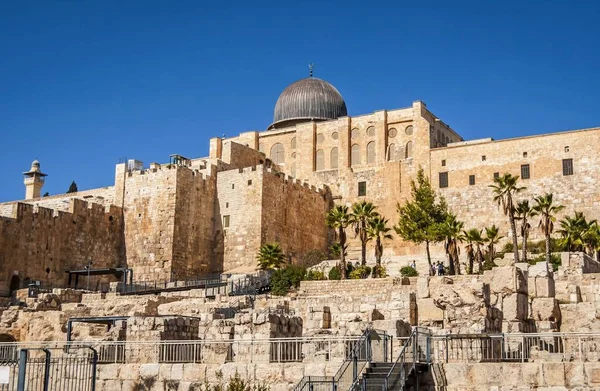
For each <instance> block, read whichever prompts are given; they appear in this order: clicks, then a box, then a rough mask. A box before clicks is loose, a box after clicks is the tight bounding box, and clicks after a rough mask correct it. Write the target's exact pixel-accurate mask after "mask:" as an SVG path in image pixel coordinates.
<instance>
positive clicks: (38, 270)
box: [0, 199, 125, 293]
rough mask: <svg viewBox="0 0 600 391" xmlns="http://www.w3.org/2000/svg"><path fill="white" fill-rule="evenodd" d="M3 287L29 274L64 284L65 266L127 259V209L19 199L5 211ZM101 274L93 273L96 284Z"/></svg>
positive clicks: (0, 228)
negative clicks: (62, 207) (47, 205)
mask: <svg viewBox="0 0 600 391" xmlns="http://www.w3.org/2000/svg"><path fill="white" fill-rule="evenodd" d="M0 233H1V235H0V249H1V252H0V276H1V278H0V291H2V292H4V293H6V292H8V291H9V289H10V287H11V280H12V284H13V288H14V287H15V284H18V283H20V285H23V282H24V281H25V280H27V279H29V280H40V281H43V282H45V283H50V284H54V285H58V286H61V285H62V284H64V283H66V280H67V274H66V273H65V270H66V269H73V270H74V269H83V267H84V266H85V265H87V263H88V261H90V260H91V261H92V262H93V267H94V268H104V267H116V266H123V265H124V264H125V240H124V235H123V218H122V210H121V208H118V207H116V206H110V207H109V208H108V209H105V207H104V206H102V205H99V204H93V203H87V202H85V201H82V200H79V199H70V200H69V208H68V212H65V211H60V210H55V209H48V208H44V207H35V206H34V205H31V204H24V203H16V204H14V205H13V210H12V213H11V216H10V217H0ZM99 281H101V279H96V278H92V279H91V286H92V287H96V285H97V283H98V282H99Z"/></svg>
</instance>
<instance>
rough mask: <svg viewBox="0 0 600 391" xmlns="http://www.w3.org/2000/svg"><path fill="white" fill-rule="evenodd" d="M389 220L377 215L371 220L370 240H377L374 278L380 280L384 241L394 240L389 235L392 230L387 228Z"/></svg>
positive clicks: (369, 228)
mask: <svg viewBox="0 0 600 391" xmlns="http://www.w3.org/2000/svg"><path fill="white" fill-rule="evenodd" d="M387 223H388V220H387V219H386V218H384V217H383V216H380V215H377V216H375V217H373V218H371V219H370V220H369V226H368V227H367V234H368V235H369V238H371V239H375V262H376V265H375V269H373V276H374V277H375V278H378V277H379V276H380V272H381V256H382V255H383V239H392V235H390V234H389V232H390V231H391V228H388V226H387Z"/></svg>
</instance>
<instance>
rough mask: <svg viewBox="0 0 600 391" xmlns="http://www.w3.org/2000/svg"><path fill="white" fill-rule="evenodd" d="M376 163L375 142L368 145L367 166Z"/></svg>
mask: <svg viewBox="0 0 600 391" xmlns="http://www.w3.org/2000/svg"><path fill="white" fill-rule="evenodd" d="M373 163H375V141H371V142H370V143H368V144H367V164H373Z"/></svg>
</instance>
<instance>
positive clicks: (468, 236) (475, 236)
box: [464, 228, 484, 274]
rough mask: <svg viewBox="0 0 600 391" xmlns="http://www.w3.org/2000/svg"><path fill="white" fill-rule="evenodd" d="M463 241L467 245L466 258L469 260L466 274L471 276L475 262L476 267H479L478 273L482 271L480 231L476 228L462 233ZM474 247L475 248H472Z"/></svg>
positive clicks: (482, 242)
mask: <svg viewBox="0 0 600 391" xmlns="http://www.w3.org/2000/svg"><path fill="white" fill-rule="evenodd" d="M464 235H465V240H466V241H467V243H468V245H467V247H466V248H465V249H466V251H467V258H468V259H469V265H468V268H469V271H470V273H468V274H473V261H475V262H477V266H478V267H479V271H480V272H481V271H482V270H483V253H482V252H481V246H483V245H484V239H483V236H481V230H479V229H476V228H471V229H470V230H468V231H466V232H464ZM473 245H475V247H473Z"/></svg>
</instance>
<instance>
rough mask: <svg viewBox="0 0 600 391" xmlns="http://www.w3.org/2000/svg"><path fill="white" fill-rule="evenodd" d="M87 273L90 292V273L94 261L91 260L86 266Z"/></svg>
mask: <svg viewBox="0 0 600 391" xmlns="http://www.w3.org/2000/svg"><path fill="white" fill-rule="evenodd" d="M85 268H86V270H87V272H88V276H87V277H88V278H87V290H88V291H89V290H90V271H91V270H92V260H91V259H90V260H89V261H88V264H87V265H86V266H85Z"/></svg>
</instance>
